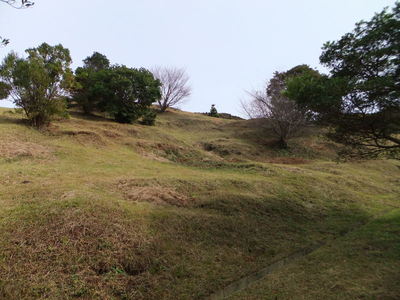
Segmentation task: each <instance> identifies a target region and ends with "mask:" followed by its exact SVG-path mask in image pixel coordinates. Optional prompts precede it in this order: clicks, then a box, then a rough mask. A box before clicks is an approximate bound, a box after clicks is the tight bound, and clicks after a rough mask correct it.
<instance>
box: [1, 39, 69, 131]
mask: <svg viewBox="0 0 400 300" xmlns="http://www.w3.org/2000/svg"><path fill="white" fill-rule="evenodd" d="M25 52H26V53H27V55H28V56H27V58H22V57H20V56H18V55H17V54H16V53H14V52H11V53H10V54H8V55H7V56H6V57H5V59H4V60H3V63H2V64H1V65H0V96H1V98H2V99H5V98H7V97H11V99H12V100H13V102H14V104H15V105H16V106H17V107H21V108H22V109H23V110H24V112H25V114H26V116H27V118H28V120H29V122H30V123H31V124H32V125H33V126H35V127H42V126H44V125H47V124H48V123H49V122H50V121H51V119H52V118H53V116H55V115H65V114H66V107H65V98H66V96H68V94H69V90H70V88H71V87H72V85H73V82H74V78H73V73H72V71H71V69H70V65H71V62H72V60H71V57H70V53H69V50H68V49H66V48H64V47H63V46H62V45H56V46H50V45H48V44H46V43H43V44H41V45H40V46H39V47H37V48H30V49H27V50H26V51H25Z"/></svg>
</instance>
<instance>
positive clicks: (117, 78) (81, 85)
mask: <svg viewBox="0 0 400 300" xmlns="http://www.w3.org/2000/svg"><path fill="white" fill-rule="evenodd" d="M83 62H84V66H83V67H79V68H77V69H76V71H75V76H76V82H77V85H76V89H75V90H74V97H73V99H74V100H75V101H76V102H77V103H78V104H79V105H80V106H81V107H82V109H83V110H84V112H85V113H92V112H94V111H101V112H107V113H109V114H110V115H111V116H112V117H113V118H114V119H115V120H116V121H118V122H121V123H131V122H132V121H135V120H137V119H138V118H140V117H146V122H145V123H146V124H149V125H151V124H152V123H154V118H155V115H154V113H152V112H149V110H150V106H151V104H152V103H153V102H156V101H158V100H159V99H160V96H161V92H160V85H161V83H160V81H159V80H157V79H155V78H154V76H153V74H152V73H151V72H150V71H148V70H146V69H144V68H141V69H134V68H128V67H126V66H123V65H122V66H120V65H110V61H109V60H108V58H107V57H106V56H105V55H103V54H100V53H98V52H94V53H93V54H92V55H91V56H89V57H87V58H86V59H84V61H83ZM152 118H153V120H152V121H149V120H151V119H152Z"/></svg>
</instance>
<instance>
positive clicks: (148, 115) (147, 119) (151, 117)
mask: <svg viewBox="0 0 400 300" xmlns="http://www.w3.org/2000/svg"><path fill="white" fill-rule="evenodd" d="M156 117H157V112H156V111H154V110H152V109H149V110H147V111H146V112H145V113H144V114H143V116H142V121H141V123H142V124H143V125H148V126H153V125H154V124H155V123H156Z"/></svg>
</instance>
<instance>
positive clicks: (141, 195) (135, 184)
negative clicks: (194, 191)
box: [117, 179, 193, 207]
mask: <svg viewBox="0 0 400 300" xmlns="http://www.w3.org/2000/svg"><path fill="white" fill-rule="evenodd" d="M117 187H118V190H119V191H121V192H122V194H123V195H124V198H125V199H127V200H131V201H137V202H149V203H153V204H157V205H174V206H179V207H180V206H188V205H189V204H190V203H191V202H193V199H192V198H191V197H189V196H186V195H184V194H183V193H180V192H178V191H177V190H176V189H175V188H173V187H168V186H163V185H161V184H160V183H158V182H157V181H155V180H149V181H147V182H146V181H143V180H135V179H131V180H119V182H118V185H117Z"/></svg>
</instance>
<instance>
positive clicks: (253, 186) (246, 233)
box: [0, 109, 400, 299]
mask: <svg viewBox="0 0 400 300" xmlns="http://www.w3.org/2000/svg"><path fill="white" fill-rule="evenodd" d="M20 119H21V116H20V115H19V114H16V113H14V112H13V111H11V110H9V109H2V110H1V111H0V183H1V184H0V204H1V206H0V214H1V218H0V297H1V298H3V299H75V298H78V299H79V298H80V299H203V298H206V297H208V296H209V295H211V294H213V293H214V292H216V291H218V290H220V289H222V288H223V287H225V286H227V285H228V284H229V283H231V282H234V281H235V280H238V279H240V278H241V277H243V276H245V275H248V274H251V273H252V272H255V271H257V270H259V269H260V268H263V267H265V266H267V265H268V264H270V263H272V262H274V261H276V260H278V259H280V258H284V257H286V256H288V255H290V254H291V253H293V252H295V251H296V250H298V249H301V248H304V247H306V246H308V245H313V244H315V243H316V242H326V243H332V247H330V248H328V249H326V250H323V249H322V248H321V251H325V252H320V253H321V254H319V253H316V254H313V256H310V257H309V258H307V259H305V260H304V261H301V262H299V263H298V264H295V265H293V266H292V267H291V268H293V270H291V269H287V270H286V269H282V270H280V271H279V272H280V273H279V274H277V275H276V277H274V281H273V282H272V283H271V282H270V281H268V278H266V282H264V281H262V282H260V283H259V284H260V286H258V285H257V286H255V287H254V288H252V289H246V290H244V291H242V294H240V295H239V294H238V295H237V296H238V297H241V299H247V297H253V298H252V299H264V298H265V299H269V298H271V299H275V298H273V297H272V296H271V295H273V294H277V295H280V297H279V299H281V298H282V299H293V295H298V294H297V293H296V292H297V291H303V292H304V293H305V296H304V298H307V291H309V290H310V291H313V290H315V291H317V290H318V293H317V292H315V293H311V294H310V297H309V299H320V298H322V297H324V296H326V297H332V298H334V297H333V295H334V294H333V292H332V290H330V282H329V280H333V279H332V278H334V277H332V276H330V277H329V276H327V274H326V273H325V272H323V270H324V268H328V269H329V264H332V263H335V262H336V263H337V264H338V266H337V268H338V270H337V271H336V273H335V274H336V275H337V276H338V277H341V276H340V274H341V273H340V272H343V273H345V274H347V273H348V271H349V269H348V268H349V265H348V260H349V259H350V260H351V261H352V264H355V263H356V262H357V265H360V267H359V268H356V269H355V273H354V276H350V275H349V276H350V277H348V278H349V279H348V280H347V279H346V280H341V281H340V289H341V290H344V291H345V292H343V293H342V294H341V295H343V297H341V298H340V299H345V298H346V297H347V298H348V299H354V297H353V296H354V295H355V294H354V293H353V294H352V293H350V292H349V293H347V292H346V291H348V290H353V287H354V285H357V286H361V287H363V286H364V285H365V288H364V289H363V290H362V291H363V294H362V295H363V296H364V297H365V298H368V297H369V298H373V297H375V295H376V293H375V290H373V289H372V288H371V287H370V286H366V285H367V284H369V283H370V282H374V283H375V284H377V285H379V284H380V283H382V282H383V281H385V282H386V278H393V276H397V278H398V276H399V272H398V269H399V268H398V261H399V251H398V249H399V241H398V240H396V239H395V238H390V237H389V235H391V236H393V235H394V234H393V232H395V233H396V232H397V236H398V227H395V226H398V223H399V218H395V216H396V215H395V213H392V214H390V215H388V216H387V217H385V214H386V213H388V212H390V211H393V210H395V209H396V208H400V199H399V195H400V194H399V192H400V184H399V183H400V163H399V162H397V161H368V162H353V163H337V162H336V161H335V149H336V147H337V146H336V145H334V144H331V143H329V142H328V141H325V140H324V139H323V138H322V136H320V135H319V130H318V129H317V128H308V129H307V132H305V133H304V135H303V136H302V137H301V138H297V139H294V140H293V141H292V142H291V149H292V150H291V151H281V150H278V149H275V148H274V146H273V138H272V135H271V133H270V131H269V129H268V128H264V126H265V125H263V124H262V123H260V121H244V120H226V119H216V118H210V117H207V116H203V115H196V114H191V113H186V112H179V111H171V112H167V113H165V114H162V115H160V117H159V118H158V121H157V124H156V126H155V127H146V126H142V125H121V124H117V123H113V122H111V121H108V120H106V119H103V118H100V117H92V118H87V117H84V116H82V115H80V114H79V113H72V117H71V119H69V120H62V121H57V122H54V124H53V125H52V126H51V127H50V128H49V129H48V130H47V131H45V132H38V131H36V130H34V129H31V128H29V127H26V126H25V125H24V124H23V123H22V122H21V120H20ZM257 122H258V123H257ZM377 216H380V217H381V218H383V219H382V220H387V221H388V222H389V223H390V224H392V225H385V224H386V223H382V222H383V221H382V222H381V221H379V220H378V221H376V222H378V223H369V225H367V226H370V227H371V228H372V229H371V230H369V229H368V228H370V227H368V228H367V227H365V228H366V229H360V230H361V231H360V232H359V233H358V232H354V233H351V234H349V235H345V233H347V232H348V231H350V230H352V229H354V228H359V226H362V225H363V224H366V223H368V222H369V221H371V220H373V219H374V217H377ZM391 226H392V227H391ZM360 228H364V227H360ZM393 228H395V229H393ZM396 228H397V229H396ZM386 231H387V232H386ZM386 236H387V237H388V238H387V239H386V238H385V237H386ZM337 237H340V238H338V239H335V238H337ZM383 238H385V240H384V243H383V244H384V246H381V244H380V241H381V239H383ZM358 240H359V241H358ZM364 240H365V241H367V242H366V243H367V244H368V243H369V242H368V241H370V240H371V243H373V245H376V247H378V248H379V249H378V250H376V251H375V252H373V253H377V255H378V256H379V255H381V256H379V257H380V258H379V257H378V258H377V257H375V256H374V255H372V256H369V255H367V254H368V253H369V252H368V251H367V250H365V251H364V249H363V248H362V246H360V245H362V241H364ZM375 241H376V242H375ZM353 242H354V244H353ZM368 245H369V244H368ZM374 249H375V248H374ZM393 249H394V250H393ZM339 250H340V251H339ZM338 251H339V252H338ZM367 252H368V253H367ZM336 253H338V254H337V255H338V257H340V258H341V259H338V260H335V259H334V258H332V256H333V257H334V256H335V255H336ZM348 253H350V254H351V255H353V256H350V258H348V256H346V255H348ZM380 253H382V254H380ZM386 258H387V259H386ZM394 261H396V263H392V262H394ZM371 265H373V266H375V267H376V268H379V273H376V274H374V273H373V274H369V275H368V278H369V281H368V280H365V278H364V277H363V276H356V274H365V270H368V268H370V266H371ZM320 266H322V267H320ZM352 269H353V268H350V270H352ZM308 270H310V272H312V278H311V279H310V280H307V281H305V280H304V279H301V277H302V276H303V275H304V272H306V271H308ZM317 271H319V272H317ZM285 272H288V273H285ZM302 272H303V273H302ZM357 272H358V273H357ZM288 274H290V275H291V276H290V277H289V276H288ZM275 278H276V279H275ZM350 279H351V280H350ZM286 282H289V284H288V285H286ZM320 282H324V284H323V285H321V284H320ZM328 283H329V284H328ZM292 286H296V289H294V288H293V289H292V288H291V287H292ZM380 287H381V288H380V290H379V295H380V296H382V297H387V299H390V298H388V297H393V296H400V287H399V286H398V285H394V284H388V285H387V286H382V285H380ZM357 295H359V294H357ZM270 296H271V297H270ZM338 299H339V298H338Z"/></svg>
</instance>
